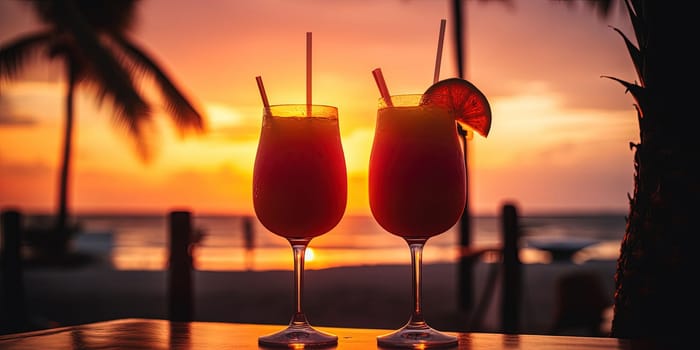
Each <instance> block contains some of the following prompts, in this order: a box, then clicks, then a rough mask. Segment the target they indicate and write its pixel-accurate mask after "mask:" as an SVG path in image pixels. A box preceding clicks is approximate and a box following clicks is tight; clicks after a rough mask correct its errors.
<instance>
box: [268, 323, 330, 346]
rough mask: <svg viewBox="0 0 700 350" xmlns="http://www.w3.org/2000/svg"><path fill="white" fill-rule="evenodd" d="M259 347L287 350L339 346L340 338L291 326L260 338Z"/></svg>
mask: <svg viewBox="0 0 700 350" xmlns="http://www.w3.org/2000/svg"><path fill="white" fill-rule="evenodd" d="M258 345H261V346H269V347H286V348H299V347H300V346H303V347H326V346H335V345H338V336H337V335H334V334H330V333H325V332H322V331H319V330H317V329H315V328H313V327H311V326H309V325H290V326H289V327H287V328H286V329H283V330H281V331H279V332H275V333H272V334H268V335H263V336H261V337H259V338H258Z"/></svg>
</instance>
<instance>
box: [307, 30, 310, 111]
mask: <svg viewBox="0 0 700 350" xmlns="http://www.w3.org/2000/svg"><path fill="white" fill-rule="evenodd" d="M306 106H307V109H308V110H309V111H310V110H311V32H306Z"/></svg>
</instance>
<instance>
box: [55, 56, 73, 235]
mask: <svg viewBox="0 0 700 350" xmlns="http://www.w3.org/2000/svg"><path fill="white" fill-rule="evenodd" d="M73 65H74V63H73V60H71V59H70V58H67V59H66V73H67V78H68V84H67V91H66V120H65V123H66V124H65V129H64V131H65V133H64V135H63V158H62V161H61V173H60V177H59V193H58V215H57V217H56V228H55V234H58V235H67V234H68V232H67V230H68V189H69V188H68V180H69V179H70V163H71V149H72V146H73V102H74V101H73V100H74V98H73V96H74V93H75V83H76V81H75V71H74V67H73ZM59 239H60V238H59ZM59 242H60V240H59Z"/></svg>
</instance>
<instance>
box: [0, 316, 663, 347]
mask: <svg viewBox="0 0 700 350" xmlns="http://www.w3.org/2000/svg"><path fill="white" fill-rule="evenodd" d="M282 327H283V326H281V325H260V324H242V323H216V322H170V321H167V320H157V319H140V318H130V319H118V320H113V321H105V322H97V323H90V324H85V325H78V326H71V327H61V328H53V329H47V330H41V331H34V332H25V333H16V334H6V335H2V336H0V349H2V350H16V349H42V350H50V349H61V350H66V349H189V350H195V349H206V350H210V349H216V350H221V349H244V350H245V349H262V348H261V347H258V336H260V335H263V334H268V333H272V332H274V331H277V330H279V329H281V328H282ZM317 328H319V329H321V330H325V331H327V332H331V333H334V334H336V335H338V346H337V349H377V348H378V347H377V340H376V337H377V336H378V335H381V334H384V333H387V332H389V330H382V329H357V328H331V327H317ZM452 334H456V335H457V336H458V337H459V346H458V347H456V348H452V349H469V350H479V349H488V350H499V349H503V350H506V349H508V350H515V349H522V350H528V349H531V350H554V349H565V350H594V349H595V350H606V349H610V350H612V349H657V348H658V349H662V347H656V346H653V345H652V344H650V343H645V342H633V341H630V340H624V339H616V338H595V337H570V336H548V335H513V334H510V335H507V334H495V333H452ZM333 349H335V348H333Z"/></svg>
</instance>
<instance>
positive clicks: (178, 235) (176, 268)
mask: <svg viewBox="0 0 700 350" xmlns="http://www.w3.org/2000/svg"><path fill="white" fill-rule="evenodd" d="M168 223H169V225H170V258H169V260H168V274H169V275H168V318H169V319H170V320H171V321H191V320H192V309H193V307H192V303H193V301H192V256H191V254H190V245H191V242H192V218H191V214H190V212H189V211H172V212H170V215H169V217H168Z"/></svg>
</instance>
